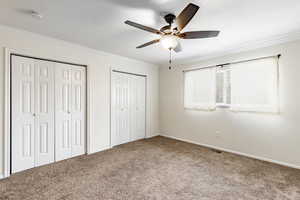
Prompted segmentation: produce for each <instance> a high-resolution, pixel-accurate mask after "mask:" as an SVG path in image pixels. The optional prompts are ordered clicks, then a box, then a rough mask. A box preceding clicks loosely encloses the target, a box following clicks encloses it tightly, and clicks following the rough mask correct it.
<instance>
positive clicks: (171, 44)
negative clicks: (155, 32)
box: [160, 35, 178, 49]
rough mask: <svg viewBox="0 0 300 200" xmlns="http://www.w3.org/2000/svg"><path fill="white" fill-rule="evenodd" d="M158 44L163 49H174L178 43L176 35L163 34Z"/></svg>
mask: <svg viewBox="0 0 300 200" xmlns="http://www.w3.org/2000/svg"><path fill="white" fill-rule="evenodd" d="M160 44H161V45H162V46H163V48H165V49H175V48H176V47H177V45H178V37H176V36H174V35H164V36H162V38H161V39H160Z"/></svg>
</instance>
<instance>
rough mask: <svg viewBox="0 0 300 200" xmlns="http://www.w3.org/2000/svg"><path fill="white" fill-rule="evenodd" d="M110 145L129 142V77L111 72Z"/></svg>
mask: <svg viewBox="0 0 300 200" xmlns="http://www.w3.org/2000/svg"><path fill="white" fill-rule="evenodd" d="M111 84H112V85H111V143H112V146H115V145H119V144H123V143H127V142H130V111H129V106H130V104H129V101H130V87H129V86H130V76H129V75H127V74H122V73H118V72H112V81H111Z"/></svg>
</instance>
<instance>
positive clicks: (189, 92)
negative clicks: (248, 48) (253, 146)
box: [184, 57, 278, 113]
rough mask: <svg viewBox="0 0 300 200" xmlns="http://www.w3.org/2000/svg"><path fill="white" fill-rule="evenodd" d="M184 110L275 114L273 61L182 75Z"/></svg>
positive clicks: (275, 98)
mask: <svg viewBox="0 0 300 200" xmlns="http://www.w3.org/2000/svg"><path fill="white" fill-rule="evenodd" d="M184 102H185V108H192V109H195V108H196V109H205V110H213V109H215V108H216V107H230V109H231V110H233V111H247V112H272V113H276V112H278V59H277V58H276V57H271V58H264V59H258V60H253V61H247V62H241V63H236V64H230V65H228V66H226V67H222V68H217V67H214V68H206V69H199V70H196V71H189V72H185V94H184Z"/></svg>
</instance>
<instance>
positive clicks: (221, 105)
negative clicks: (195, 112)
mask: <svg viewBox="0 0 300 200" xmlns="http://www.w3.org/2000/svg"><path fill="white" fill-rule="evenodd" d="M216 107H217V108H221V109H229V108H230V104H221V103H220V104H216Z"/></svg>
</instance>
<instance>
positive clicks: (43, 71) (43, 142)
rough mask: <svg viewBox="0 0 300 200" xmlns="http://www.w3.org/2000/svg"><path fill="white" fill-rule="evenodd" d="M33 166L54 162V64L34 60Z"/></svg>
mask: <svg viewBox="0 0 300 200" xmlns="http://www.w3.org/2000/svg"><path fill="white" fill-rule="evenodd" d="M35 63H36V68H35V77H36V78H35V80H36V81H35V94H36V95H35V99H36V101H35V102H36V103H35V115H36V117H35V133H36V134H35V147H36V148H35V157H36V159H35V166H41V165H44V164H48V163H52V162H54V68H55V63H54V62H47V61H41V60H36V61H35Z"/></svg>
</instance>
